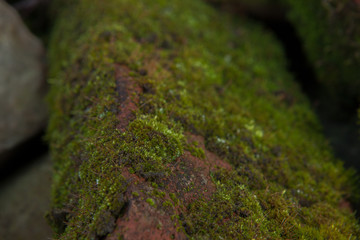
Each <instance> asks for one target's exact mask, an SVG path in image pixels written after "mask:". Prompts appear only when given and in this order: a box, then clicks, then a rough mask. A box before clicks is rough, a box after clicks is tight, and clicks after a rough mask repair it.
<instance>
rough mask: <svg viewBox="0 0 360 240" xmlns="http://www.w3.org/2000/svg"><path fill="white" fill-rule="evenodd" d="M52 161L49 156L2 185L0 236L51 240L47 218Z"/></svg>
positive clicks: (12, 238)
mask: <svg viewBox="0 0 360 240" xmlns="http://www.w3.org/2000/svg"><path fill="white" fill-rule="evenodd" d="M51 174H52V164H51V161H50V158H49V156H47V155H46V156H43V157H42V158H41V160H39V161H37V162H36V163H35V164H34V165H32V166H31V167H29V168H28V169H26V170H24V172H22V173H21V175H19V176H18V177H17V178H14V179H12V180H9V181H8V182H6V183H5V184H4V185H2V186H0V239H2V240H14V239H16V240H27V239H37V240H42V239H50V238H51V235H52V232H51V229H50V227H49V225H48V224H47V222H46V220H45V217H44V215H45V212H46V211H47V210H48V207H49V202H50V185H51Z"/></svg>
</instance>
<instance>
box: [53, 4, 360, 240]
mask: <svg viewBox="0 0 360 240" xmlns="http://www.w3.org/2000/svg"><path fill="white" fill-rule="evenodd" d="M54 9H62V10H60V11H59V12H58V14H59V15H58V18H57V22H56V24H55V28H54V31H53V33H52V39H51V44H50V59H51V62H52V68H51V77H52V78H51V79H52V88H51V92H50V94H49V100H50V102H51V119H50V125H49V128H48V139H49V141H50V144H51V151H52V154H53V157H54V160H55V175H54V185H53V201H52V208H53V210H52V212H51V213H50V214H49V215H48V218H49V219H50V220H51V222H52V224H53V227H54V230H55V231H56V232H57V235H56V236H55V237H56V238H59V239H98V238H100V239H101V238H105V239H106V238H107V239H136V238H141V237H142V236H144V234H145V233H146V231H145V230H146V229H149V228H150V229H151V231H150V232H151V235H149V238H150V237H151V238H153V239H171V238H175V239H183V238H189V239H221V238H222V239H311V238H313V239H349V238H350V239H351V238H352V237H354V238H356V237H357V238H358V237H359V226H358V223H357V221H356V219H355V217H354V216H353V213H352V212H351V209H349V207H348V202H347V199H348V198H350V197H353V194H354V191H353V184H352V183H351V177H352V176H351V174H350V173H349V172H347V171H346V170H345V169H344V168H343V167H342V163H341V162H338V161H337V160H336V159H334V157H333V156H332V153H331V150H330V149H329V147H328V146H327V143H326V141H325V139H324V138H323V137H322V135H321V134H320V130H319V128H320V127H319V124H318V122H317V120H316V118H315V116H314V114H313V113H312V112H311V110H310V107H309V104H308V102H307V100H306V99H305V98H304V96H303V95H302V94H301V93H300V90H299V88H298V86H297V85H296V83H294V81H293V79H292V77H291V75H290V74H289V73H288V72H286V71H285V69H286V62H285V60H284V56H283V52H282V49H281V48H280V46H279V45H278V43H277V42H276V41H275V40H274V39H273V37H272V36H271V35H270V34H269V33H267V32H266V31H264V30H263V29H261V28H260V27H259V26H257V25H256V24H253V23H251V22H249V21H248V20H239V19H237V20H235V19H229V17H228V16H224V15H220V14H219V13H217V12H215V11H214V10H213V9H212V8H210V7H209V6H207V5H205V3H204V2H203V1H195V0H174V1H171V2H168V1H163V0H157V1H153V0H152V1H150V0H142V1H136V3H134V1H130V0H109V1H106V3H105V2H104V1H100V0H97V1H94V0H92V1H90V0H81V1H77V2H74V1H54ZM149 234H150V233H149Z"/></svg>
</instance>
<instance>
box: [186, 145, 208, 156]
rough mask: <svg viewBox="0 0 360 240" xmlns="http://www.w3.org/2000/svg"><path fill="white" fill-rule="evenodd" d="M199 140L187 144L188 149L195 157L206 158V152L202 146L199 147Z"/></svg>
mask: <svg viewBox="0 0 360 240" xmlns="http://www.w3.org/2000/svg"><path fill="white" fill-rule="evenodd" d="M198 145H199V143H198V142H196V141H195V142H192V143H190V144H188V145H187V146H186V150H187V151H189V152H190V153H191V155H193V156H194V157H198V158H201V159H204V158H205V152H204V150H203V149H202V148H200V147H198Z"/></svg>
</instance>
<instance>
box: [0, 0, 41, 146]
mask: <svg viewBox="0 0 360 240" xmlns="http://www.w3.org/2000/svg"><path fill="white" fill-rule="evenodd" d="M43 60H44V49H43V46H42V44H41V42H40V41H39V40H38V39H37V38H36V37H35V36H33V35H32V34H31V33H30V32H29V30H28V29H27V28H26V27H25V25H24V24H23V23H22V21H21V19H20V17H19V15H18V14H17V13H16V12H15V10H14V9H12V8H11V7H10V6H8V5H7V4H6V3H5V2H4V1H3V0H0V102H1V104H0V116H1V118H0V153H1V152H3V151H5V150H8V149H10V148H12V147H14V146H15V145H16V144H18V143H20V142H22V141H24V140H26V139H27V138H29V137H30V136H31V135H33V134H35V133H36V132H38V131H39V129H40V128H42V127H43V126H44V123H45V119H46V108H45V104H44V102H43V96H44V92H45V81H44V76H43V73H44V69H43V68H44V62H43Z"/></svg>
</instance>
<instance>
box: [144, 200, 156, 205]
mask: <svg viewBox="0 0 360 240" xmlns="http://www.w3.org/2000/svg"><path fill="white" fill-rule="evenodd" d="M146 202H147V203H148V204H149V205H150V206H152V207H154V206H155V205H156V203H155V201H154V199H152V198H148V199H146Z"/></svg>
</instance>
